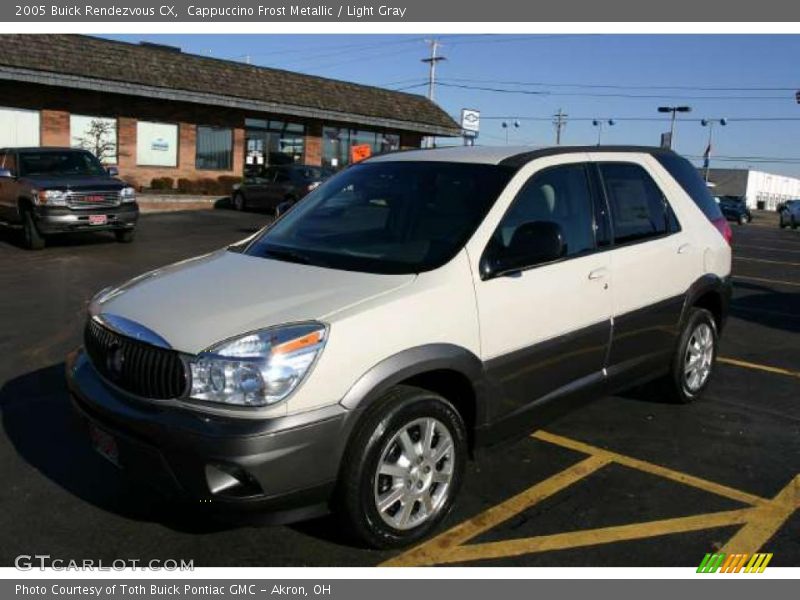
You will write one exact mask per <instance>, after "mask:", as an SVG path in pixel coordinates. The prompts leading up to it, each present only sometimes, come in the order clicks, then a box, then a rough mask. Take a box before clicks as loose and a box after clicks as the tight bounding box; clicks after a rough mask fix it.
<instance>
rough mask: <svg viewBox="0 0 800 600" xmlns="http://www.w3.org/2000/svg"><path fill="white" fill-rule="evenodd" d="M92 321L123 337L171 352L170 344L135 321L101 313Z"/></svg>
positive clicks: (93, 317)
mask: <svg viewBox="0 0 800 600" xmlns="http://www.w3.org/2000/svg"><path fill="white" fill-rule="evenodd" d="M92 319H94V320H95V321H97V322H98V323H100V325H102V326H103V327H106V328H107V329H110V330H111V331H114V332H115V333H118V334H120V335H124V336H125V337H129V338H132V339H134V340H138V341H140V342H144V343H146V344H150V345H151V346H158V347H159V348H164V349H166V350H172V346H171V345H170V343H169V342H168V341H167V340H165V339H164V338H162V337H161V336H160V335H158V334H157V333H156V332H155V331H153V330H152V329H148V328H147V327H145V326H144V325H140V324H139V323H137V322H136V321H131V320H130V319H126V318H125V317H120V316H119V315H114V314H110V313H101V314H98V315H93V316H92Z"/></svg>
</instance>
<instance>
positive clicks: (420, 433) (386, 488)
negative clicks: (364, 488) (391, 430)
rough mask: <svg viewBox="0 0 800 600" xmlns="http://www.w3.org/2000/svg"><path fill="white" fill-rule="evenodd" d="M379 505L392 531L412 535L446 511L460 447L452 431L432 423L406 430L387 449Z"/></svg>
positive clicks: (379, 481)
mask: <svg viewBox="0 0 800 600" xmlns="http://www.w3.org/2000/svg"><path fill="white" fill-rule="evenodd" d="M380 457H381V458H380V460H379V462H378V466H377V470H376V473H375V488H374V501H375V507H376V509H377V511H378V514H379V515H380V517H381V519H382V520H383V521H384V522H385V523H386V524H387V525H389V526H390V527H393V528H394V529H398V530H408V529H413V528H414V527H418V526H419V525H422V524H423V523H425V522H427V521H429V520H430V519H431V518H432V517H434V516H435V515H437V514H438V513H439V512H440V511H441V510H442V508H443V507H444V505H445V503H446V501H447V497H448V494H449V493H450V487H451V484H452V481H453V474H454V472H455V471H454V459H455V447H454V445H453V437H452V434H451V433H450V431H449V430H448V429H447V427H446V426H445V425H444V424H443V423H441V422H440V421H438V420H437V419H433V418H430V417H427V418H422V419H416V420H414V421H411V422H410V423H408V424H406V425H404V426H403V427H402V428H401V429H400V430H399V431H398V432H397V433H396V434H395V435H394V436H393V437H392V438H391V439H390V440H389V442H388V443H387V444H386V445H385V446H384V447H383V449H382V451H381V454H380Z"/></svg>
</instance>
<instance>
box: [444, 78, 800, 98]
mask: <svg viewBox="0 0 800 600" xmlns="http://www.w3.org/2000/svg"><path fill="white" fill-rule="evenodd" d="M439 85H441V86H444V87H451V88H459V89H464V90H476V91H481V92H492V93H498V94H522V95H526V96H580V97H582V98H586V97H591V98H641V99H650V100H654V99H663V98H683V99H691V100H728V101H730V100H758V101H764V100H780V101H782V102H786V100H787V99H788V98H789V97H788V96H730V95H726V96H691V95H687V96H683V95H681V96H671V95H663V94H661V95H659V94H623V93H610V94H603V93H597V92H553V91H544V90H514V89H509V88H497V87H488V86H477V85H467V84H460V83H447V82H446V81H439Z"/></svg>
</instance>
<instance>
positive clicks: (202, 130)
mask: <svg viewBox="0 0 800 600" xmlns="http://www.w3.org/2000/svg"><path fill="white" fill-rule="evenodd" d="M232 155H233V130H232V129H229V128H227V127H206V126H203V125H199V126H198V127H197V149H196V152H195V166H196V167H197V168H198V169H213V170H219V171H227V170H229V169H230V168H231V163H232V160H231V157H232Z"/></svg>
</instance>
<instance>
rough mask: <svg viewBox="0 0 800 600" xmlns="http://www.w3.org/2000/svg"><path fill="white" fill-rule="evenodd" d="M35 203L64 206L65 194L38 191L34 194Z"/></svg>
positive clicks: (58, 191)
mask: <svg viewBox="0 0 800 600" xmlns="http://www.w3.org/2000/svg"><path fill="white" fill-rule="evenodd" d="M35 197H36V203H37V204H44V205H47V206H66V205H67V192H64V191H61V190H39V191H38V192H36V193H35Z"/></svg>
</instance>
